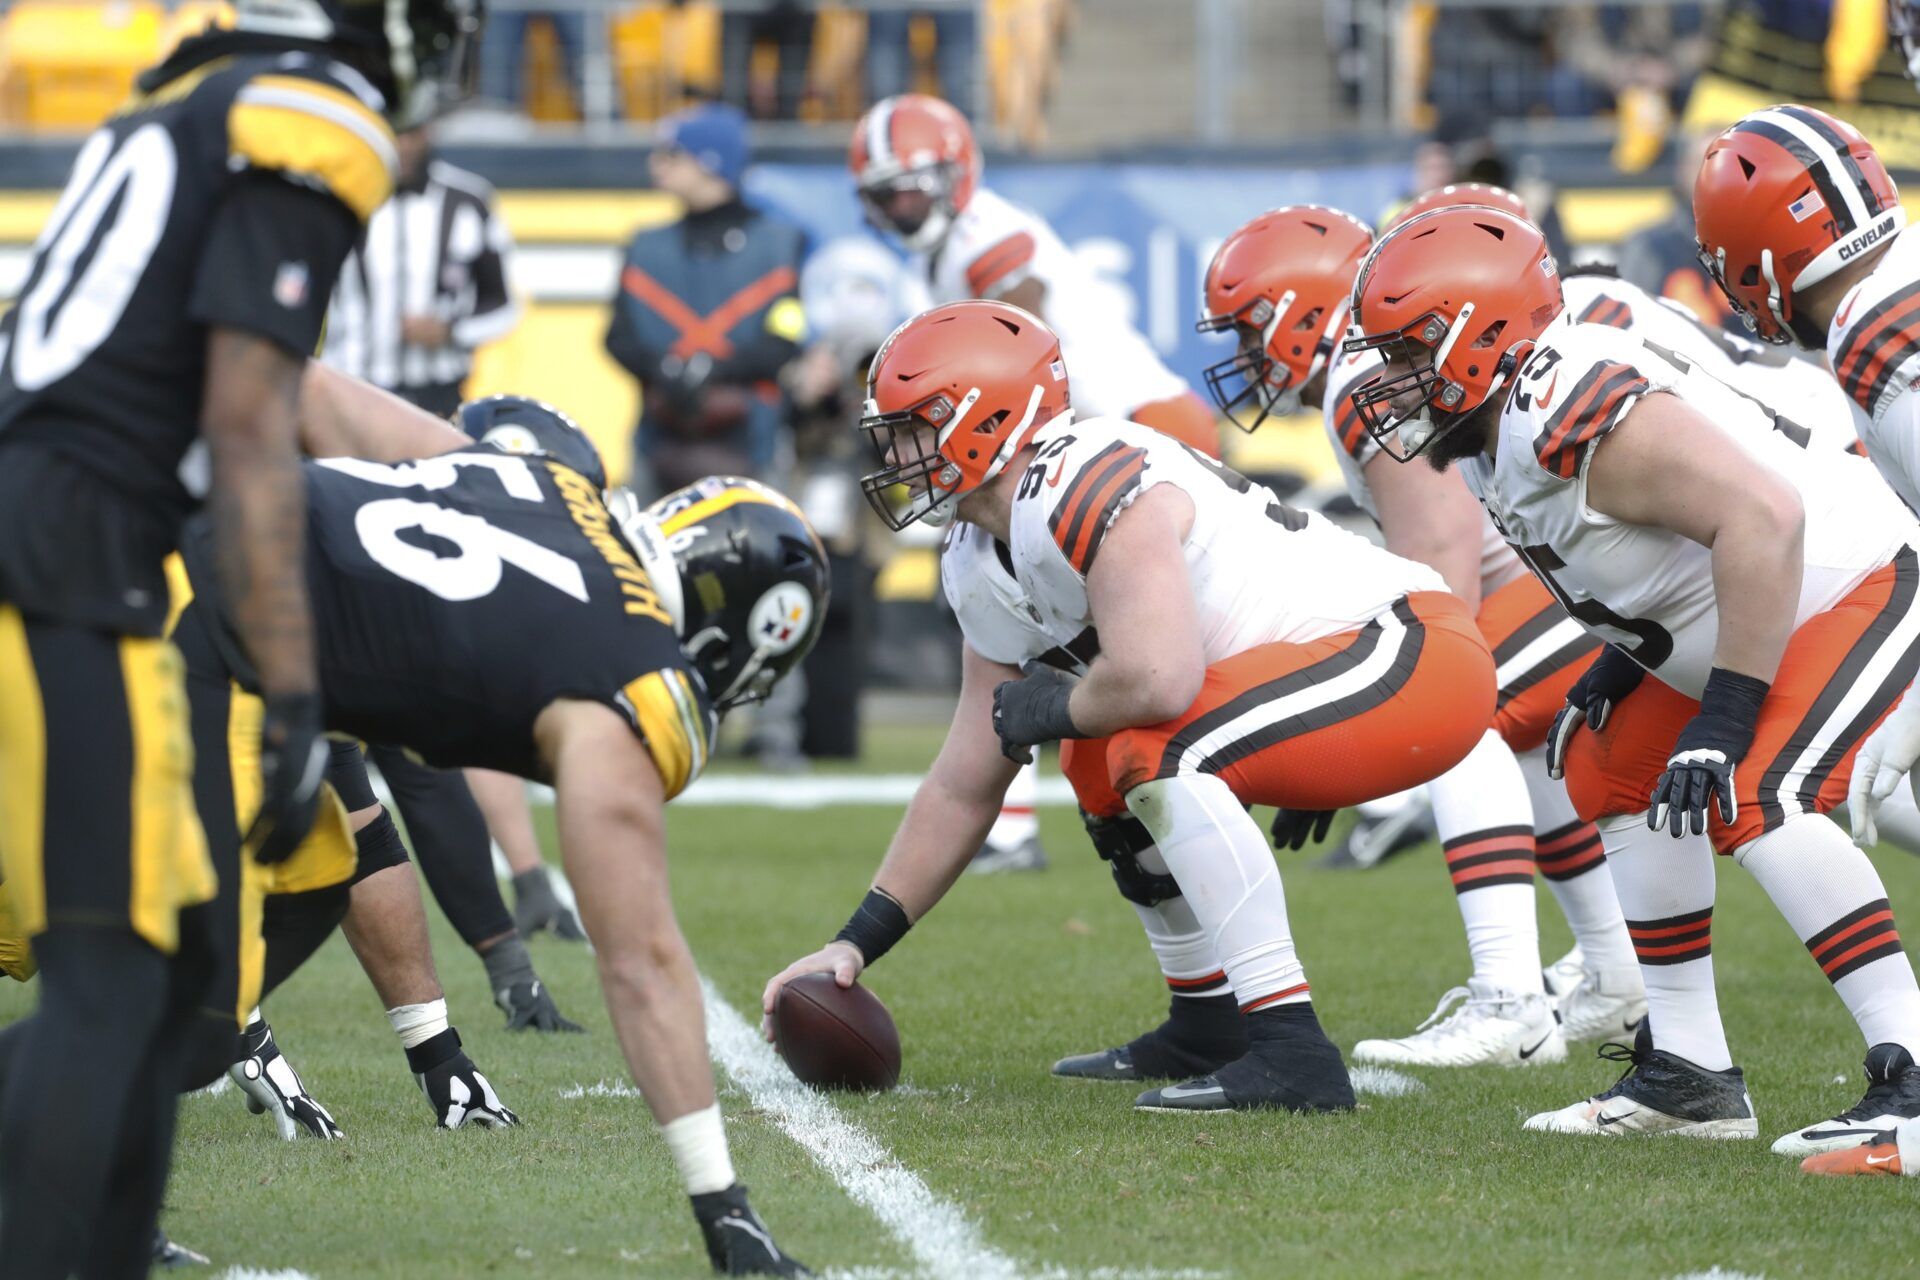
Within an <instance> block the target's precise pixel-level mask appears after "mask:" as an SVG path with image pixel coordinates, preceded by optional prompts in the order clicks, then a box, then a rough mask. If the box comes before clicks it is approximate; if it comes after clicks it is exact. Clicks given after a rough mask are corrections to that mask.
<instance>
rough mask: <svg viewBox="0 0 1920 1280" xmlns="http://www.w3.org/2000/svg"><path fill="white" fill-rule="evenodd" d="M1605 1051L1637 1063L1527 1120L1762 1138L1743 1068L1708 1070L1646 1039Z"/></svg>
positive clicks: (1539, 1125) (1530, 1125) (1582, 1129)
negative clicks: (1606, 1084)
mask: <svg viewBox="0 0 1920 1280" xmlns="http://www.w3.org/2000/svg"><path fill="white" fill-rule="evenodd" d="M1600 1056H1601V1057H1603V1058H1609V1059H1612V1060H1614V1061H1621V1062H1629V1063H1631V1064H1632V1065H1631V1066H1630V1067H1629V1068H1628V1070H1627V1073H1626V1074H1625V1075H1623V1076H1621V1077H1620V1079H1619V1080H1618V1081H1617V1082H1616V1083H1615V1084H1614V1086H1613V1087H1612V1088H1611V1089H1608V1090H1607V1091H1606V1092H1605V1093H1599V1094H1595V1095H1594V1096H1593V1097H1591V1098H1587V1099H1585V1100H1584V1101H1581V1102H1576V1103H1574V1104H1573V1105H1572V1106H1570V1107H1562V1108H1560V1110H1558V1111H1543V1112H1541V1113H1540V1114H1539V1115H1536V1116H1533V1117H1532V1118H1530V1119H1529V1120H1528V1121H1527V1123H1526V1126H1525V1127H1526V1128H1527V1129H1529V1130H1532V1131H1533V1132H1535V1133H1586V1134H1596V1133H1597V1134H1605V1135H1609V1136H1613V1137H1624V1136H1626V1135H1627V1134H1637V1133H1651V1134H1664V1135H1667V1136H1669V1137H1680V1138H1757V1137H1759V1136H1760V1122H1759V1121H1758V1120H1757V1119H1755V1117H1754V1114H1753V1099H1752V1098H1751V1097H1749V1096H1748V1095H1747V1082H1746V1078H1745V1077H1744V1076H1743V1075H1741V1073H1740V1068H1738V1067H1730V1068H1728V1069H1727V1070H1725V1071H1708V1070H1706V1069H1705V1068H1703V1067H1699V1066H1696V1065H1695V1064H1693V1063H1691V1062H1688V1061H1687V1060H1686V1059H1685V1058H1681V1057H1676V1056H1675V1055H1673V1054H1671V1053H1662V1052H1658V1051H1656V1050H1653V1049H1652V1048H1650V1047H1649V1046H1648V1045H1647V1044H1646V1042H1644V1041H1643V1042H1642V1043H1640V1044H1638V1045H1636V1046H1634V1047H1632V1048H1629V1047H1627V1046H1626V1045H1618V1044H1611V1045H1607V1046H1605V1047H1604V1048H1602V1049H1601V1050H1600Z"/></svg>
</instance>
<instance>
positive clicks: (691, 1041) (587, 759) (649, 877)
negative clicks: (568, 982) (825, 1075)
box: [534, 700, 714, 1124]
mask: <svg viewBox="0 0 1920 1280" xmlns="http://www.w3.org/2000/svg"><path fill="white" fill-rule="evenodd" d="M534 740H535V741H536V742H537V743H538V744H539V746H540V752H541V756H542V757H543V759H545V760H546V762H547V764H548V766H549V768H550V769H551V770H552V773H553V781H554V789H555V791H556V792H557V793H558V803H557V807H556V809H555V814H556V816H557V817H558V819H559V825H560V851H561V856H562V857H563V858H564V859H565V862H566V868H567V876H568V878H569V879H570V880H572V882H573V886H574V891H575V893H576V894H577V895H578V897H579V906H580V919H581V922H582V923H583V924H585V925H586V929H587V934H588V936H589V937H591V938H592V939H593V948H594V963H595V964H596V965H597V966H598V967H599V970H600V985H601V988H602V991H603V993H604V994H605V996H606V1001H607V1012H608V1013H609V1014H610V1015H612V1017H613V1029H614V1034H615V1035H617V1036H618V1037H619V1039H620V1049H621V1051H622V1052H623V1053H624V1054H625V1055H626V1059H627V1068H628V1070H630V1071H631V1072H632V1073H633V1081H634V1083H635V1084H637V1085H639V1086H640V1092H641V1093H642V1094H644V1095H645V1096H646V1099H647V1107H648V1109H649V1110H651V1111H652V1112H653V1118H654V1119H655V1120H657V1121H659V1122H660V1123H661V1124H665V1123H667V1122H668V1121H669V1120H674V1119H677V1118H678V1117H680V1116H683V1115H687V1114H689V1113H691V1112H695V1111H700V1110H703V1109H705V1108H707V1107H710V1106H712V1105H713V1100H714V1093H713V1068H712V1067H711V1066H710V1065H709V1064H708V1061H707V1029H706V1014H705V1012H704V1010H703V1008H702V1006H701V997H700V976H699V974H698V972H697V971H696V970H695V969H694V964H693V952H692V951H691V950H689V949H688V947H687V940H686V938H685V937H684V936H682V935H681V932H680V924H679V921H677V920H676V919H675V918H674V914H673V901H672V899H671V897H670V896H669V894H668V887H667V847H666V827H665V822H664V811H665V808H666V803H667V801H666V791H665V789H664V787H663V786H662V785H661V781H660V774H659V772H658V771H657V770H656V769H655V768H654V764H653V760H652V758H651V757H649V756H648V754H647V749H646V747H645V746H644V745H643V744H642V743H641V741H640V739H639V738H638V737H636V736H635V735H634V733H633V730H632V729H631V728H629V727H628V726H627V724H626V722H625V721H624V720H622V719H621V718H620V715H619V713H618V712H615V711H613V710H612V709H610V708H608V707H604V706H601V705H600V704H599V703H596V702H576V701H572V700H562V701H559V702H555V703H553V704H552V705H551V706H549V707H547V709H546V710H544V711H542V712H541V713H540V717H539V719H538V720H536V721H535V722H534Z"/></svg>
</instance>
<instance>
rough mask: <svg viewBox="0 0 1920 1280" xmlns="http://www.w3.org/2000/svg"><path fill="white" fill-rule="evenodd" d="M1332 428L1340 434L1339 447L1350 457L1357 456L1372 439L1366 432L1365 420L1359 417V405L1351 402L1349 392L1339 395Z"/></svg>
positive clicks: (1351, 396) (1351, 398)
mask: <svg viewBox="0 0 1920 1280" xmlns="http://www.w3.org/2000/svg"><path fill="white" fill-rule="evenodd" d="M1333 429H1334V431H1335V432H1336V433H1338V435H1339V436H1340V447H1341V448H1342V449H1345V450H1346V451H1347V455H1348V456H1349V457H1352V458H1359V457H1360V456H1361V454H1362V453H1364V452H1365V451H1366V447H1367V443H1368V442H1369V441H1370V440H1372V439H1373V437H1372V436H1371V435H1369V434H1368V433H1367V424H1366V421H1365V420H1364V419H1363V418H1361V416H1360V406H1359V405H1357V404H1355V403H1354V402H1353V395H1352V393H1351V392H1349V393H1348V394H1346V395H1344V396H1341V397H1340V407H1339V408H1338V409H1335V410H1334V412H1333Z"/></svg>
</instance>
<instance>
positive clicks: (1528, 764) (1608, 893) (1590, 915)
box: [1519, 750, 1634, 973]
mask: <svg viewBox="0 0 1920 1280" xmlns="http://www.w3.org/2000/svg"><path fill="white" fill-rule="evenodd" d="M1519 760H1520V772H1521V773H1522V774H1524V775H1525V776H1526V779H1527V795H1528V797H1529V798H1530V799H1531V800H1532V801H1533V826H1534V830H1535V831H1536V832H1537V833H1538V834H1537V835H1536V836H1535V837H1534V862H1535V863H1536V864H1537V865H1538V866H1539V868H1540V874H1541V875H1542V876H1544V877H1545V878H1546V881H1547V888H1548V890H1550V891H1551V892H1552V894H1553V900H1554V901H1555V902H1557V903H1559V904H1560V914H1561V915H1563V916H1565V917H1566V918H1567V927H1568V928H1569V929H1571V930H1573V941H1574V944H1575V945H1576V946H1578V947H1579V948H1580V953H1581V956H1582V957H1583V963H1585V965H1586V966H1587V968H1589V969H1594V970H1597V971H1598V972H1600V973H1618V972H1620V971H1622V970H1626V969H1631V968H1633V966H1634V957H1633V944H1632V943H1631V942H1630V941H1628V940H1627V926H1626V922H1625V921H1624V920H1623V919H1622V918H1621V915H1620V898H1619V895H1617V894H1616V893H1615V892H1614V889H1613V873H1612V872H1611V871H1609V870H1608V869H1607V851H1606V843H1605V841H1604V840H1602V838H1601V836H1600V828H1598V827H1596V826H1594V825H1593V824H1592V823H1591V822H1583V821H1582V820H1581V818H1580V815H1579V814H1578V813H1575V812H1574V808H1573V801H1572V800H1570V799H1568V798H1567V787H1566V784H1565V783H1564V782H1560V781H1558V780H1556V779H1553V778H1549V777H1548V776H1547V757H1546V752H1545V751H1544V750H1541V751H1529V752H1527V753H1526V754H1525V755H1523V756H1521V757H1519Z"/></svg>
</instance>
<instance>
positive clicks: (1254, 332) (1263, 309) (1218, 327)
mask: <svg viewBox="0 0 1920 1280" xmlns="http://www.w3.org/2000/svg"><path fill="white" fill-rule="evenodd" d="M1294 298H1295V294H1294V291H1293V290H1291V289H1289V290H1287V291H1286V292H1285V293H1283V294H1281V295H1280V300H1279V302H1277V303H1276V302H1270V301H1268V300H1267V299H1265V298H1255V299H1254V300H1253V301H1252V302H1250V303H1248V304H1247V305H1246V306H1245V307H1243V308H1241V310H1240V312H1239V313H1238V314H1236V315H1231V316H1207V317H1205V318H1203V319H1202V320H1201V321H1200V322H1199V323H1198V324H1196V325H1194V329H1195V330H1196V331H1197V332H1200V333H1232V334H1233V335H1234V337H1235V339H1236V340H1237V341H1238V342H1239V344H1240V349H1239V351H1237V352H1236V353H1234V354H1233V355H1232V356H1230V357H1228V358H1227V359H1225V360H1221V361H1218V362H1217V363H1214V364H1211V365H1208V366H1207V368H1206V370H1205V376H1206V381H1207V392H1208V394H1209V395H1211V396H1212V397H1213V402H1214V404H1215V405H1216V406H1217V407H1218V408H1219V410H1220V412H1221V414H1222V415H1223V416H1224V417H1225V418H1226V419H1227V421H1229V422H1231V423H1232V424H1233V425H1234V426H1236V427H1238V428H1240V429H1241V430H1242V431H1246V432H1249V433H1251V432H1253V431H1256V430H1258V429H1259V428H1260V426H1261V424H1263V423H1265V422H1266V420H1267V419H1268V418H1271V417H1281V418H1286V417H1292V416H1293V415H1294V414H1296V413H1299V412H1300V408H1301V403H1300V392H1301V389H1302V388H1303V387H1305V386H1306V384H1307V383H1309V382H1311V381H1312V380H1313V378H1314V375H1316V374H1318V373H1319V372H1320V371H1321V370H1323V369H1325V368H1326V367H1327V358H1328V357H1329V356H1330V355H1332V354H1333V337H1332V325H1331V324H1328V325H1327V326H1326V327H1325V330H1324V331H1323V332H1321V333H1319V334H1318V335H1316V337H1315V339H1314V352H1313V360H1312V364H1311V365H1310V366H1309V368H1308V370H1307V373H1306V376H1305V377H1300V378H1296V377H1295V376H1294V370H1293V369H1292V368H1291V367H1290V366H1288V365H1287V364H1285V363H1283V362H1282V361H1280V360H1276V359H1275V358H1274V356H1273V346H1274V342H1275V340H1276V339H1277V338H1279V336H1280V334H1281V331H1282V329H1283V328H1286V327H1288V326H1291V328H1292V329H1294V330H1299V331H1305V330H1308V329H1312V328H1314V327H1316V326H1317V325H1319V322H1320V319H1321V314H1320V310H1319V308H1315V309H1314V310H1312V311H1309V312H1307V313H1306V314H1305V315H1302V316H1297V317H1296V316H1294V315H1293V314H1292V312H1293V303H1294Z"/></svg>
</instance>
